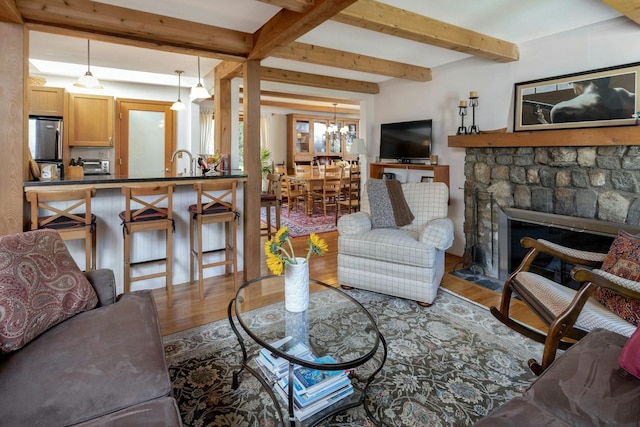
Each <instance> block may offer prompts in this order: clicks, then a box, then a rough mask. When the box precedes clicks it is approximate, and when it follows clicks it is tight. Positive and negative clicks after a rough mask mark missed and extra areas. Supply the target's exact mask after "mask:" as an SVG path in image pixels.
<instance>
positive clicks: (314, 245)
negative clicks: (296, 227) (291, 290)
mask: <svg viewBox="0 0 640 427" xmlns="http://www.w3.org/2000/svg"><path fill="white" fill-rule="evenodd" d="M285 244H286V247H285ZM328 249H329V248H328V246H327V243H326V242H325V241H324V240H323V239H321V238H320V237H319V236H318V235H317V234H315V233H311V234H310V235H309V250H308V251H307V256H306V257H305V258H304V261H303V263H306V262H309V258H311V255H313V254H316V255H320V256H322V255H324V254H325V253H326V252H327V250H328ZM264 253H265V254H266V255H267V267H269V270H271V271H272V272H273V274H278V275H280V274H282V272H283V271H284V267H285V265H286V264H298V260H299V258H296V255H295V253H294V251H293V245H292V243H291V239H290V237H289V227H286V226H285V227H282V228H280V229H279V230H278V232H277V233H276V234H275V235H274V236H273V239H270V240H267V243H265V245H264Z"/></svg>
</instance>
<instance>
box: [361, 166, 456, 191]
mask: <svg viewBox="0 0 640 427" xmlns="http://www.w3.org/2000/svg"><path fill="white" fill-rule="evenodd" d="M385 168H386V169H405V170H423V171H433V180H434V181H435V182H444V183H445V184H447V187H449V165H425V164H418V163H369V176H370V177H371V178H380V177H382V173H383V172H384V170H385ZM449 190H451V188H449Z"/></svg>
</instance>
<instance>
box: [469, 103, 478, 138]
mask: <svg viewBox="0 0 640 427" xmlns="http://www.w3.org/2000/svg"><path fill="white" fill-rule="evenodd" d="M479 104H480V103H479V102H478V96H470V97H469V106H470V107H471V119H472V125H471V126H469V133H470V134H474V133H476V134H477V133H480V128H479V127H478V125H476V107H477V106H478V105H479Z"/></svg>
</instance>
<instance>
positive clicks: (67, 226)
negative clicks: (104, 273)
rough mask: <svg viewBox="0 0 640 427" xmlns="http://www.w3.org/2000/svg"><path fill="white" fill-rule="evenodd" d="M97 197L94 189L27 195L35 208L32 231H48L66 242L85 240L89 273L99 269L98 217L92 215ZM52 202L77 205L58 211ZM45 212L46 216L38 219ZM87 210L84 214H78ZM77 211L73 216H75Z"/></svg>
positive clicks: (33, 210)
mask: <svg viewBox="0 0 640 427" xmlns="http://www.w3.org/2000/svg"><path fill="white" fill-rule="evenodd" d="M95 195H96V189H95V188H93V187H90V188H85V189H81V190H34V191H28V192H27V195H26V197H27V201H29V203H30V204H31V227H30V228H31V230H37V229H41V228H48V229H53V230H56V231H57V232H58V233H59V234H60V236H61V237H62V239H63V240H77V239H84V242H85V245H84V246H85V249H84V252H85V266H84V268H85V271H89V270H95V269H96V234H97V230H96V227H97V225H96V216H95V215H94V214H92V213H91V198H92V197H93V196H95ZM52 202H75V203H72V204H71V205H68V206H67V207H66V208H62V207H60V205H62V203H59V204H57V205H56V206H55V207H54V206H52V205H51V204H50V203H52ZM39 209H43V210H44V213H45V215H44V216H38V210H39ZM78 209H84V212H77V211H78ZM72 211H73V212H72Z"/></svg>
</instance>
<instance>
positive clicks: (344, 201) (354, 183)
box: [336, 165, 360, 224]
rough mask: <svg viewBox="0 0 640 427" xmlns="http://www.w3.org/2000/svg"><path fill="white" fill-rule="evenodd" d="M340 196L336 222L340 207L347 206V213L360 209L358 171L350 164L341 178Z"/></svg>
mask: <svg viewBox="0 0 640 427" xmlns="http://www.w3.org/2000/svg"><path fill="white" fill-rule="evenodd" d="M343 180H344V184H343V187H342V191H341V193H342V197H340V198H339V199H338V206H337V208H336V209H337V214H336V224H337V223H338V216H340V208H341V207H342V206H344V207H345V208H348V210H349V213H351V212H355V211H358V210H360V171H359V170H357V168H355V170H354V166H353V165H351V167H350V168H349V172H348V173H347V176H346V177H344V178H343Z"/></svg>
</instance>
